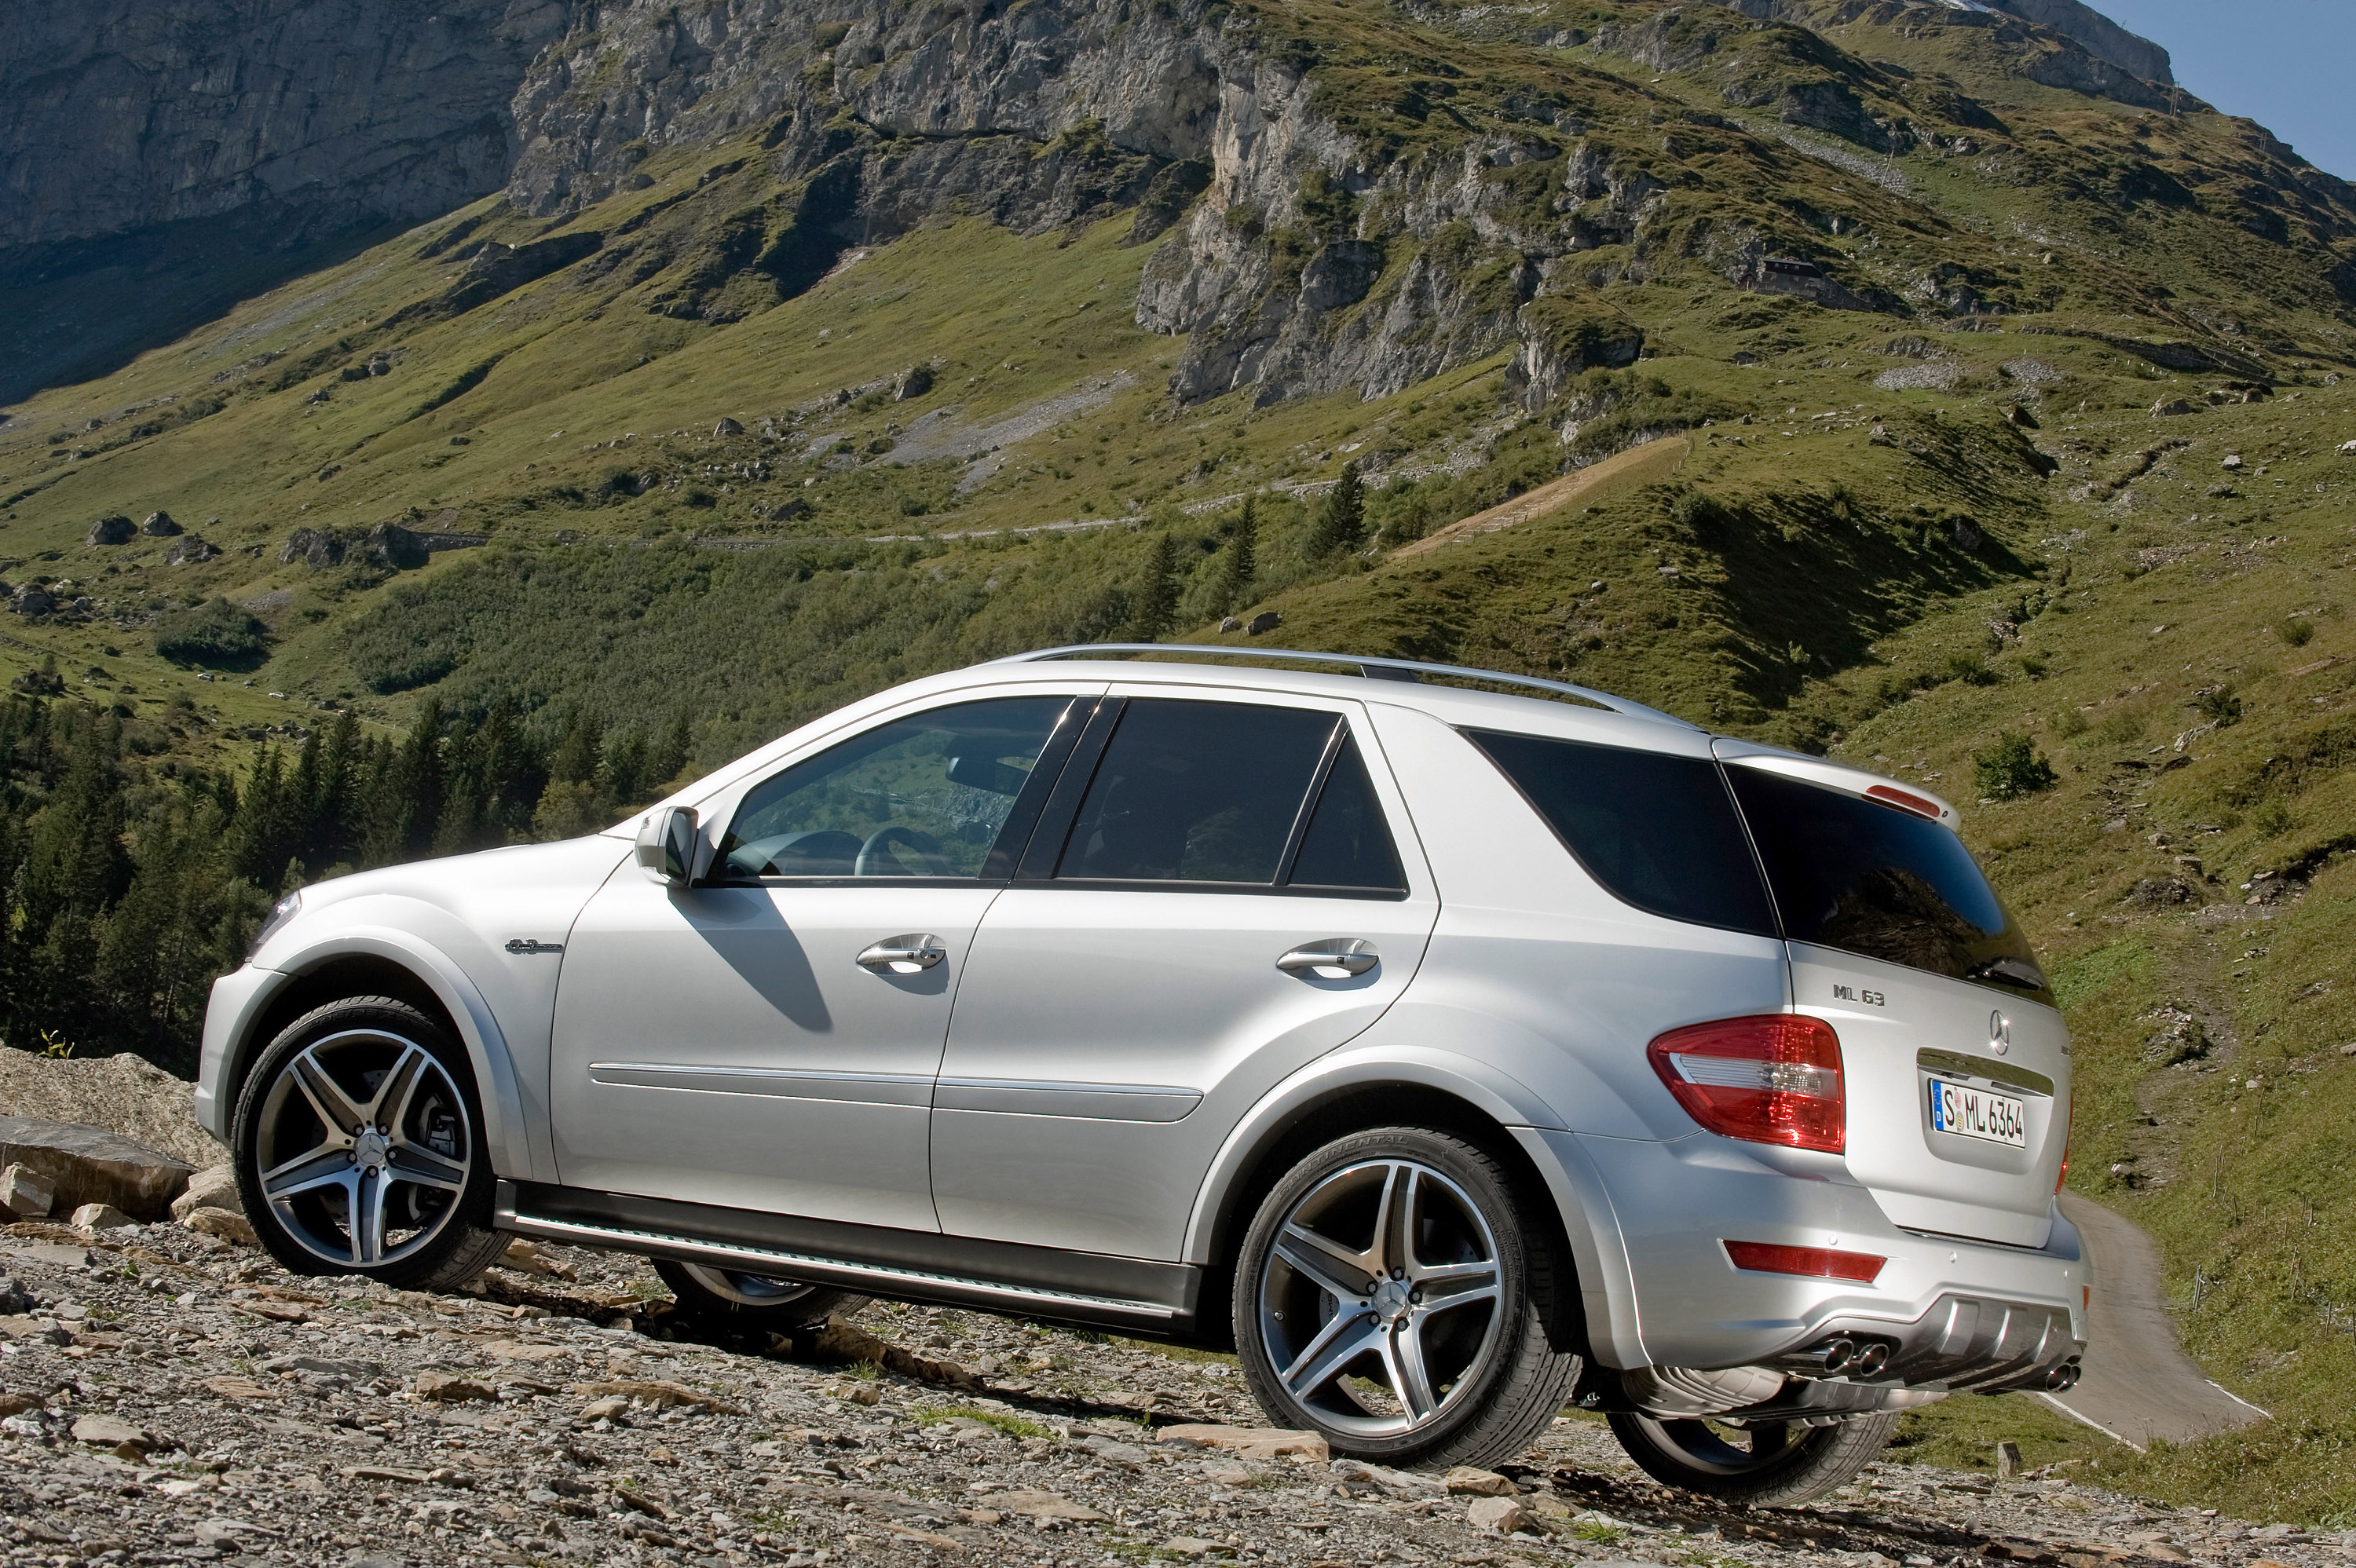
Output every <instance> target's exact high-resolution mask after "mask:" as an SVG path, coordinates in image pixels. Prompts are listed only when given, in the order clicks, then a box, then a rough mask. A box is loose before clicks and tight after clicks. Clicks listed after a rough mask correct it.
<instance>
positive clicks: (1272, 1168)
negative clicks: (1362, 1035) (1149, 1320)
mask: <svg viewBox="0 0 2356 1568" xmlns="http://www.w3.org/2000/svg"><path fill="white" fill-rule="evenodd" d="M1450 1054H1451V1053H1446V1052H1430V1053H1419V1055H1421V1056H1423V1057H1424V1058H1425V1059H1423V1060H1415V1059H1402V1058H1401V1057H1400V1056H1398V1055H1396V1054H1387V1055H1386V1056H1385V1057H1384V1058H1382V1059H1381V1060H1379V1061H1368V1062H1366V1063H1364V1064H1360V1065H1358V1066H1356V1067H1355V1070H1352V1069H1349V1068H1344V1069H1342V1070H1340V1071H1331V1070H1329V1071H1328V1072H1322V1073H1316V1074H1315V1075H1314V1076H1311V1077H1308V1078H1307V1079H1306V1080H1305V1081H1303V1080H1298V1079H1297V1080H1296V1081H1295V1082H1293V1083H1290V1084H1287V1085H1280V1086H1279V1088H1278V1089H1277V1090H1276V1091H1275V1092H1274V1093H1270V1094H1269V1095H1268V1096H1267V1097H1266V1098H1265V1099H1264V1100H1262V1102H1261V1103H1260V1104H1259V1105H1258V1106H1257V1107H1255V1108H1254V1110H1253V1112H1252V1114H1251V1115H1248V1116H1247V1117H1246V1118H1245V1119H1244V1121H1243V1123H1242V1124H1241V1125H1238V1126H1237V1128H1236V1129H1235V1130H1234V1131H1233V1132H1232V1133H1231V1134H1229V1136H1228V1138H1227V1141H1226V1145H1225V1146H1224V1147H1222V1148H1221V1150H1220V1153H1219V1157H1218V1158H1217V1160H1216V1161H1215V1163H1214V1165H1213V1167H1212V1170H1211V1173H1210V1176H1209V1178H1208V1179H1206V1181H1205V1184H1204V1187H1203V1189H1202V1191H1201V1192H1200V1193H1199V1194H1198V1195H1197V1198H1196V1200H1195V1207H1194V1214H1193V1215H1192V1217H1191V1218H1190V1221H1189V1222H1188V1226H1187V1237H1186V1252H1185V1254H1184V1255H1185V1256H1186V1257H1187V1258H1188V1259H1190V1260H1194V1261H1196V1262H1199V1263H1202V1264H1204V1265H1205V1267H1204V1275H1205V1276H1204V1282H1203V1289H1202V1293H1201V1296H1200V1297H1199V1298H1198V1299H1199V1300H1200V1302H1201V1303H1202V1307H1201V1308H1200V1310H1199V1312H1198V1316H1197V1322H1196V1327H1197V1331H1198V1333H1199V1334H1200V1335H1201V1336H1202V1337H1203V1338H1204V1339H1206V1340H1211V1341H1215V1342H1220V1343H1225V1342H1226V1341H1227V1340H1229V1339H1231V1338H1232V1325H1230V1324H1229V1323H1228V1321H1227V1315H1226V1309H1225V1303H1226V1299H1227V1294H1228V1289H1229V1286H1230V1284H1231V1282H1232V1280H1233V1278H1234V1271H1235V1267H1236V1262H1237V1253H1239V1252H1240V1251H1241V1249H1242V1245H1243V1239H1244V1234H1245V1232H1247V1231H1248V1230H1249V1228H1250V1226H1251V1221H1252V1217H1253V1215H1254V1214H1255V1213H1257V1212H1258V1209H1259V1206H1260V1203H1261V1201H1262V1200H1264V1199H1265V1198H1266V1197H1267V1195H1268V1193H1269V1190H1270V1189H1273V1188H1274V1187H1275V1186H1276V1184H1277V1183H1278V1182H1279V1181H1280V1180H1281V1179H1283V1176H1284V1173H1285V1172H1286V1171H1288V1170H1290V1168H1292V1167H1293V1165H1294V1164H1296V1163H1297V1162H1298V1161H1299V1160H1301V1158H1303V1157H1306V1156H1307V1155H1308V1154H1309V1153H1310V1152H1311V1151H1312V1150H1313V1149H1316V1148H1318V1147H1321V1146H1323V1145H1324V1144H1327V1143H1330V1142H1332V1141H1333V1139H1335V1138H1337V1137H1343V1136H1347V1135H1348V1134H1350V1133H1354V1132H1359V1131H1363V1130H1365V1129H1366V1128H1368V1127H1376V1126H1386V1125H1401V1126H1419V1127H1429V1128H1431V1129H1432V1130H1434V1131H1438V1132H1445V1133H1451V1134H1453V1135H1454V1136H1458V1137H1462V1138H1463V1139H1464V1140H1465V1141H1466V1142H1467V1143H1470V1144H1472V1145H1473V1146H1474V1147H1477V1148H1479V1149H1481V1150H1482V1151H1483V1153H1486V1154H1488V1155H1490V1156H1491V1157H1494V1159H1496V1160H1497V1162H1498V1163H1499V1164H1501V1165H1503V1166H1504V1167H1505V1169H1506V1171H1507V1172H1508V1174H1509V1175H1510V1177H1511V1178H1512V1179H1513V1181H1514V1184H1515V1189H1516V1191H1517V1192H1518V1193H1519V1194H1520V1195H1521V1197H1522V1198H1523V1199H1524V1200H1525V1201H1526V1202H1527V1203H1528V1205H1529V1206H1530V1208H1531V1210H1532V1211H1534V1212H1536V1213H1537V1214H1539V1215H1541V1216H1543V1217H1544V1220H1545V1221H1546V1222H1547V1224H1548V1225H1549V1226H1550V1228H1551V1231H1552V1240H1554V1241H1555V1242H1556V1243H1557V1244H1558V1248H1559V1255H1561V1256H1562V1257H1564V1258H1565V1259H1567V1260H1568V1262H1569V1266H1570V1268H1571V1271H1572V1278H1571V1279H1570V1280H1569V1282H1568V1288H1566V1289H1565V1290H1564V1291H1563V1292H1562V1296H1561V1300H1560V1303H1559V1306H1558V1321H1557V1324H1556V1327H1555V1331H1556V1333H1557V1334H1558V1336H1559V1342H1560V1343H1561V1344H1562V1345H1563V1347H1564V1348H1565V1349H1574V1350H1577V1351H1578V1352H1579V1353H1580V1354H1581V1355H1586V1354H1588V1353H1589V1351H1588V1330H1587V1307H1586V1304H1585V1296H1586V1294H1587V1293H1589V1292H1591V1291H1592V1290H1593V1289H1594V1288H1595V1286H1594V1284H1593V1282H1594V1281H1595V1279H1596V1278H1597V1277H1598V1275H1600V1274H1601V1266H1602V1262H1601V1255H1600V1254H1599V1253H1598V1251H1597V1247H1596V1242H1595V1238H1594V1237H1593V1236H1592V1235H1591V1234H1589V1233H1588V1223H1589V1221H1588V1220H1587V1217H1586V1216H1585V1215H1583V1214H1581V1215H1578V1216H1574V1215H1572V1214H1569V1213H1566V1212H1565V1210H1564V1205H1563V1202H1562V1200H1561V1192H1562V1190H1563V1188H1562V1184H1561V1182H1560V1180H1559V1179H1558V1176H1557V1175H1556V1173H1551V1172H1548V1171H1547V1170H1544V1169H1542V1168H1540V1164H1539V1160H1540V1158H1542V1157H1545V1151H1546V1148H1547V1146H1546V1145H1544V1144H1539V1145H1537V1146H1536V1147H1537V1152H1536V1153H1534V1152H1533V1147H1532V1146H1531V1145H1529V1144H1528V1143H1526V1142H1525V1140H1524V1139H1522V1138H1521V1137H1518V1136H1515V1131H1514V1130H1513V1129H1515V1128H1516V1127H1525V1128H1526V1127H1527V1126H1528V1125H1530V1123H1531V1118H1532V1117H1533V1116H1537V1117H1539V1118H1540V1119H1541V1120H1542V1121H1543V1122H1544V1123H1546V1124H1549V1125H1550V1124H1551V1123H1552V1122H1553V1121H1554V1118H1553V1116H1552V1115H1551V1114H1550V1113H1547V1112H1546V1111H1545V1109H1544V1107H1543V1106H1542V1105H1540V1104H1538V1103H1537V1099H1536V1097H1535V1096H1534V1095H1532V1094H1530V1093H1529V1091H1528V1090H1527V1089H1526V1088H1524V1087H1523V1086H1522V1085H1520V1084H1518V1083H1514V1082H1513V1081H1512V1080H1510V1079H1507V1078H1505V1076H1504V1075H1503V1074H1500V1073H1497V1072H1494V1070H1492V1069H1486V1068H1483V1066H1482V1065H1481V1064H1480V1063H1477V1062H1473V1061H1469V1060H1461V1059H1460V1061H1461V1065H1460V1061H1447V1060H1445V1059H1446V1058H1447V1057H1449V1055H1450ZM1433 1058H1438V1059H1441V1060H1432V1059H1433ZM1321 1065H1329V1066H1330V1064H1321ZM1493 1079H1494V1080H1496V1082H1490V1080H1493Z"/></svg>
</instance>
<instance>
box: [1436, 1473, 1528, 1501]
mask: <svg viewBox="0 0 2356 1568" xmlns="http://www.w3.org/2000/svg"><path fill="white" fill-rule="evenodd" d="M1440 1483H1441V1484H1442V1485H1443V1486H1445V1487H1447V1488H1448V1489H1449V1490H1450V1491H1451V1492H1455V1493H1458V1494H1460V1495H1462V1496H1465V1497H1475V1498H1517V1497H1520V1496H1521V1495H1522V1488H1519V1487H1517V1486H1515V1485H1514V1483H1513V1482H1512V1481H1510V1480H1508V1479H1507V1478H1506V1477H1504V1476H1501V1475H1499V1474H1497V1472H1496V1471H1494V1470H1478V1469H1474V1468H1473V1467H1472V1466H1470V1465H1459V1466H1457V1467H1455V1468H1454V1469H1452V1470H1451V1471H1449V1472H1448V1474H1446V1475H1445V1476H1442V1477H1440Z"/></svg>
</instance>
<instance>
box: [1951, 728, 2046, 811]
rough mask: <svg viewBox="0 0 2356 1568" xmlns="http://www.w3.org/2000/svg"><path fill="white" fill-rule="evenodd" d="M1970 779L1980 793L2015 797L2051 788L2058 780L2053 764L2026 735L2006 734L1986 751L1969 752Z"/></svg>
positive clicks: (1998, 797) (2000, 796)
mask: <svg viewBox="0 0 2356 1568" xmlns="http://www.w3.org/2000/svg"><path fill="white" fill-rule="evenodd" d="M1972 782H1973V783H1974V784H1977V785H1978V786H1979V792H1980V795H1982V797H1984V798H1986V799H1989V800H2018V799H2019V798H2020V797H2021V796H2022V795H2035V794H2037V793H2038V792H2039V791H2040V790H2048V789H2051V788H2052V787H2053V785H2054V784H2055V783H2056V782H2058V781H2057V775H2056V774H2055V773H2054V772H2053V764H2052V763H2049V762H2047V761H2046V760H2045V754H2044V753H2043V752H2040V751H2039V750H2038V749H2037V748H2036V746H2035V745H2034V744H2032V743H2031V742H2030V741H2029V737H2028V736H2026V735H2006V736H2003V737H2002V738H2000V739H1999V740H1998V741H1997V743H1996V744H1995V745H1993V746H1990V747H1989V748H1988V749H1987V751H1985V752H1974V753H1973V754H1972Z"/></svg>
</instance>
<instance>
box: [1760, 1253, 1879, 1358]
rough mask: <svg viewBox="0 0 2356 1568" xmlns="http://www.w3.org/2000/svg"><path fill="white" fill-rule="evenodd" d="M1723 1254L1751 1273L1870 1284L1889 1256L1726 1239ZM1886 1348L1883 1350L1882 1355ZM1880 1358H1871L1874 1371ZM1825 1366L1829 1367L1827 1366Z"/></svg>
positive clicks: (1877, 1277) (1876, 1277)
mask: <svg viewBox="0 0 2356 1568" xmlns="http://www.w3.org/2000/svg"><path fill="white" fill-rule="evenodd" d="M1724 1245H1725V1247H1726V1255H1727V1258H1728V1259H1729V1261H1730V1262H1731V1263H1732V1264H1734V1266H1735V1267H1736V1268H1739V1269H1748V1270H1750V1271H1751V1273H1753V1274H1795V1275H1800V1276H1802V1277H1803V1278H1805V1279H1847V1280H1854V1281H1856V1282H1857V1283H1858V1284H1859V1285H1871V1284H1872V1283H1873V1282H1874V1281H1875V1280H1876V1279H1879V1277H1880V1276H1881V1268H1882V1265H1883V1264H1887V1263H1888V1262H1889V1261H1890V1260H1889V1259H1888V1258H1883V1257H1876V1256H1875V1255H1874V1254H1873V1253H1842V1252H1835V1251H1834V1250H1833V1249H1832V1248H1830V1247H1784V1246H1777V1245H1774V1244H1773V1243H1768V1242H1728V1243H1724ZM1889 1353H1890V1352H1889V1351H1887V1350H1884V1351H1883V1352H1882V1356H1883V1357H1887V1356H1888V1355H1889ZM1880 1364H1881V1363H1880V1361H1879V1360H1876V1361H1875V1362H1874V1368H1875V1370H1876V1371H1879V1369H1880ZM1827 1370H1830V1369H1829V1368H1827Z"/></svg>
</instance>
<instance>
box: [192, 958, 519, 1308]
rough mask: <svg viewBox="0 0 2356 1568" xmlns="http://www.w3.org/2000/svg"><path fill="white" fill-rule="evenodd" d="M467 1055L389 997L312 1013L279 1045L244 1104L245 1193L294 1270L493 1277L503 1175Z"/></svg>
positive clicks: (241, 1167) (234, 1143) (431, 1283)
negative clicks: (490, 1148) (493, 1158)
mask: <svg viewBox="0 0 2356 1568" xmlns="http://www.w3.org/2000/svg"><path fill="white" fill-rule="evenodd" d="M482 1125H483V1121H482V1112H481V1107H480V1105H479V1103H478V1102H477V1098H476V1093H475V1080H474V1073H473V1072H472V1071H471V1070H470V1069H469V1067H468V1066H467V1063H466V1052H465V1051H464V1050H463V1049H461V1048H460V1046H459V1045H458V1043H457V1041H455V1040H452V1039H451V1038H450V1036H449V1034H448V1033H447V1031H445V1030H444V1029H443V1028H442V1027H441V1025H439V1024H437V1023H435V1022H434V1020H433V1019H430V1018H428V1017H426V1015H425V1014H424V1013H423V1012H421V1011H419V1010H418V1009H417V1008H413V1007H412V1006H410V1005H409V1004H408V1003H407V1002H402V1001H396V1000H394V999H393V998H392V997H347V998H345V999H344V1000H342V1001H337V1002H330V1003H328V1004H327V1006H325V1007H322V1008H314V1009H313V1010H312V1011H310V1012H308V1013H306V1014H305V1015H304V1016H303V1017H302V1018H300V1019H295V1022H294V1023H292V1024H290V1025H288V1026H287V1027H286V1029H284V1031H283V1032H281V1033H280V1035H279V1036H278V1038H277V1039H276V1040H273V1041H272V1042H271V1044H270V1046H269V1049H267V1050H266V1051H263V1052H262V1059H261V1061H258V1062H256V1063H255V1065H254V1070H253V1072H252V1073H251V1074H250V1075H249V1076H248V1077H247V1079H246V1081H245V1086H244V1088H243V1090H242V1091H241V1093H240V1094H239V1095H238V1103H237V1113H236V1115H235V1117H234V1119H233V1121H232V1124H231V1128H230V1136H231V1147H232V1148H233V1149H234V1151H235V1154H236V1161H237V1184H238V1194H239V1196H240V1198H241V1199H242V1200H243V1202H244V1205H245V1212H246V1214H247V1216H248V1217H249V1218H250V1219H251V1220H252V1221H253V1229H254V1233H255V1235H256V1236H257V1237H259V1238H260V1240H261V1242H262V1245H263V1246H264V1247H265V1248H267V1249H268V1250H269V1252H270V1254H271V1255H272V1256H273V1257H274V1258H276V1259H277V1260H278V1261H279V1263H281V1264H284V1266H285V1267H286V1268H287V1269H288V1270H289V1271H291V1272H293V1273H295V1274H358V1275H368V1276H369V1277H370V1278H372V1279H380V1280H382V1281H384V1282H385V1283H386V1284H388V1285H400V1286H402V1287H405V1288H412V1289H420V1290H449V1289H453V1288H455V1287H456V1286H458V1285H464V1284H466V1282H467V1281H468V1280H470V1279H473V1278H474V1277H476V1276H477V1275H479V1274H481V1273H482V1272H483V1270H485V1269H486V1268H488V1267H489V1266H490V1265H491V1264H492V1263H493V1261H495V1260H496V1259H497V1258H498V1255H499V1254H500V1253H501V1252H502V1251H504V1250H505V1248H506V1244H507V1238H506V1237H504V1236H501V1235H499V1234H498V1232H494V1231H493V1230H492V1229H491V1228H490V1218H491V1194H492V1187H493V1183H494V1180H495V1178H494V1177H493V1175H492V1172H491V1163H490V1159H489V1157H488V1156H487V1153H486V1151H485V1150H484V1148H483V1147H482V1131H481V1129H482Z"/></svg>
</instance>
